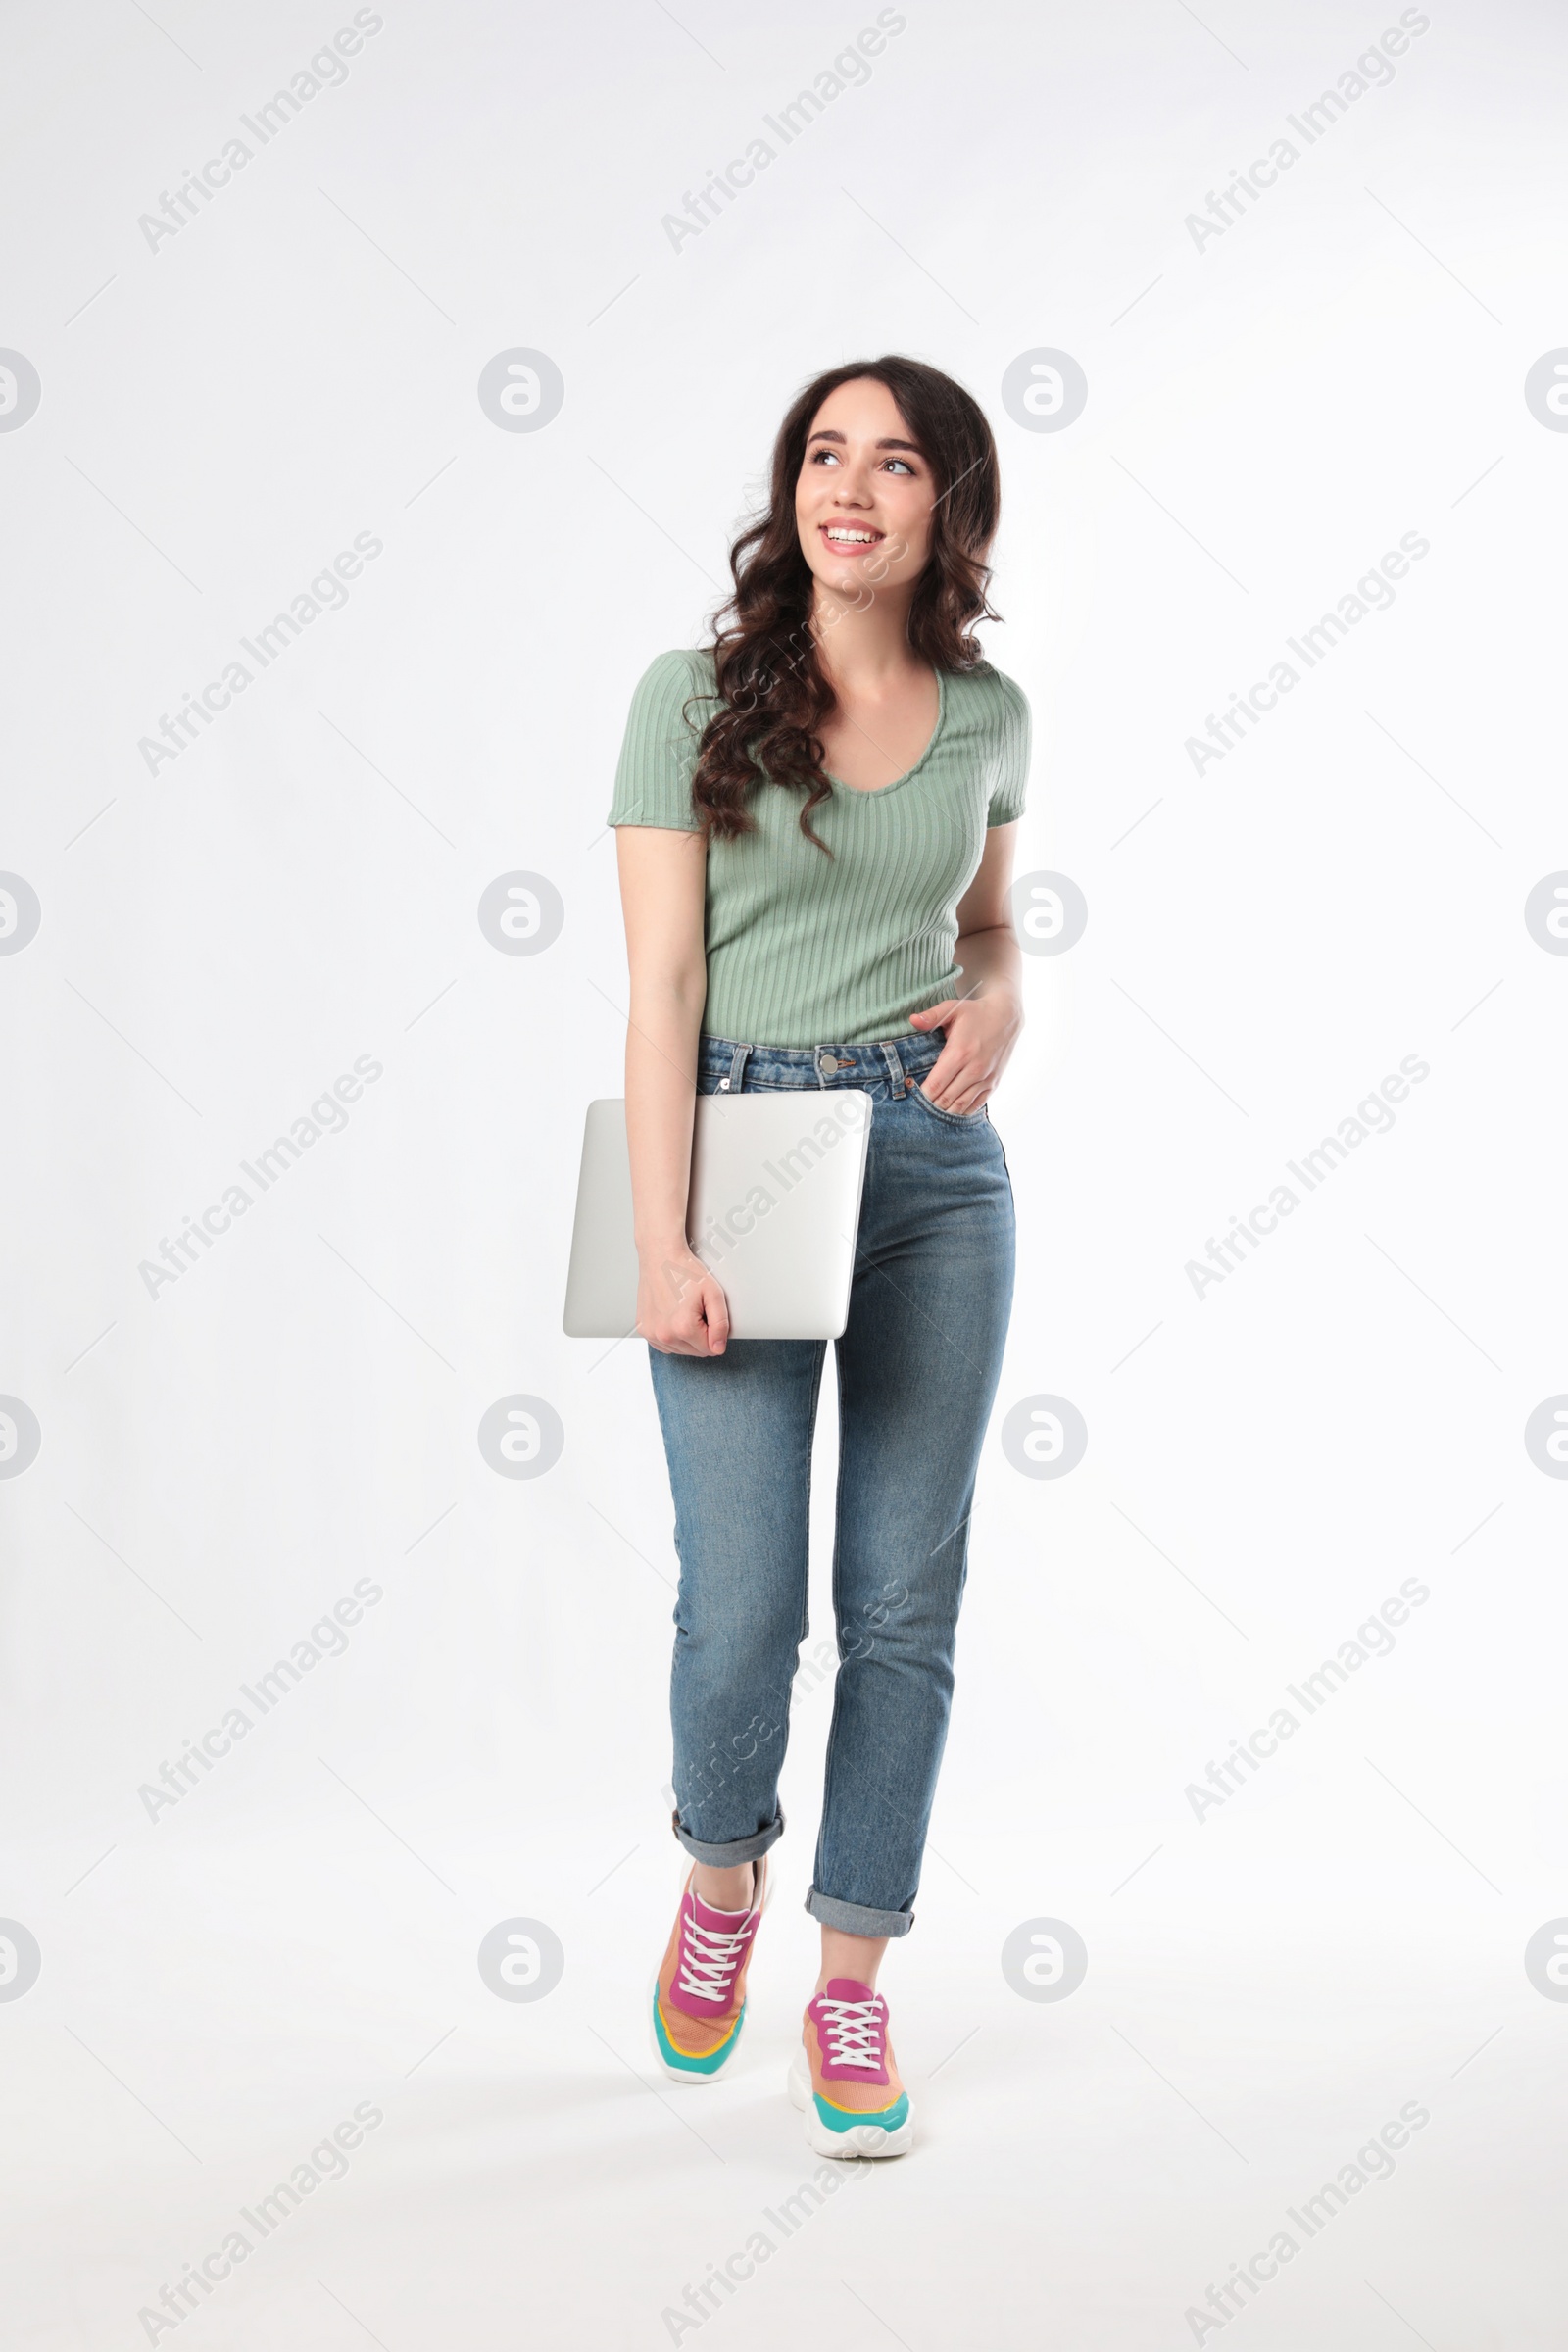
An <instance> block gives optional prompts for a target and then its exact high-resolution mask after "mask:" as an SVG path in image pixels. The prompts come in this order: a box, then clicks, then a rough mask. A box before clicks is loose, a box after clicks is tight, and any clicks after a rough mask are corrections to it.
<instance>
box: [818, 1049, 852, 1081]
mask: <svg viewBox="0 0 1568 2352" xmlns="http://www.w3.org/2000/svg"><path fill="white" fill-rule="evenodd" d="M821 1066H822V1068H823V1069H824V1070H825V1071H826V1072H827V1074H828V1076H829V1077H830V1078H836V1077H837V1076H838V1073H839V1071H840V1070H845V1069H848V1068H849V1066H850V1065H849V1063H848V1062H845V1061H840V1060H839V1059H838V1057H837V1055H836V1054H823V1056H822V1061H821Z"/></svg>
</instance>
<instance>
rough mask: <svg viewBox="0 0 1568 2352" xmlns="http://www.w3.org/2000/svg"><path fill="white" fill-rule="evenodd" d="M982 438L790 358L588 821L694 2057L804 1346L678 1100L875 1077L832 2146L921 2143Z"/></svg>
mask: <svg viewBox="0 0 1568 2352" xmlns="http://www.w3.org/2000/svg"><path fill="white" fill-rule="evenodd" d="M998 507H999V485H998V469H997V454H996V447H995V444H994V442H993V440H992V437H991V431H990V428H989V426H988V425H987V423H986V420H985V417H984V416H983V415H982V413H981V411H980V409H979V408H978V407H977V406H976V404H975V402H974V401H973V400H972V399H971V398H970V397H969V395H968V394H967V393H966V392H965V391H963V390H962V388H961V387H960V386H959V385H957V384H956V383H955V382H954V381H953V380H952V379H951V378H950V377H948V376H946V375H943V374H941V373H939V372H938V371H937V370H936V369H935V368H927V367H923V366H921V365H919V364H918V363H916V362H915V361H912V360H906V359H898V358H888V359H881V360H875V361H866V362H856V363H854V364H852V365H851V366H848V367H844V368H834V369H833V370H832V371H831V372H830V373H829V374H826V375H823V376H820V377H818V378H817V380H816V381H815V382H814V383H812V384H810V385H809V386H808V388H807V389H806V390H805V391H804V392H803V393H802V394H801V396H800V398H799V399H798V400H797V401H796V402H795V405H794V407H793V408H792V409H791V410H790V413H789V415H788V416H787V417H785V419H784V422H783V425H782V426H781V428H780V431H779V435H778V439H777V442H776V444H775V447H774V452H773V464H772V482H771V495H770V501H769V506H768V510H767V513H766V515H765V516H764V517H763V519H761V520H760V522H758V523H756V524H755V525H754V526H753V527H752V528H751V529H749V530H747V531H746V532H744V533H743V534H742V536H741V537H740V539H739V540H738V541H737V542H736V545H735V547H734V549H733V551H732V553H731V559H730V566H731V570H732V573H733V575H734V580H735V592H734V595H733V596H732V597H731V598H730V600H729V601H728V603H727V604H726V605H725V606H724V607H723V609H722V610H721V612H720V613H719V615H718V616H717V617H718V620H719V621H727V624H728V625H727V626H724V627H721V628H720V627H718V626H717V624H716V623H715V640H714V643H713V645H712V647H711V648H709V649H704V650H703V651H700V652H674V653H666V654H662V655H661V656H660V657H659V659H658V660H657V661H656V662H654V663H653V664H652V666H651V667H650V668H649V669H648V671H647V672H646V674H645V675H644V677H643V678H642V680H641V682H640V683H639V685H638V687H637V690H636V693H635V696H634V698H633V701H632V707H631V715H630V718H629V721H628V723H627V728H626V734H625V741H624V744H623V747H622V751H621V756H620V762H619V767H618V770H617V773H616V778H615V788H614V798H613V807H612V809H611V811H610V819H609V821H610V823H611V824H612V825H613V826H615V827H616V828H617V832H616V849H617V855H618V861H619V872H620V888H621V902H622V907H623V909H624V915H625V925H626V943H627V954H628V958H629V962H630V969H631V1007H630V1023H629V1028H628V1032H627V1040H626V1126H627V1136H628V1139H629V1144H630V1152H631V1170H632V1193H633V1201H634V1208H635V1218H636V1234H637V1250H638V1257H639V1262H640V1268H641V1282H640V1288H639V1292H638V1313H637V1328H638V1331H639V1332H640V1333H641V1334H642V1336H643V1337H644V1338H645V1339H646V1340H647V1341H648V1343H649V1348H650V1355H649V1362H650V1366H651V1370H652V1375H653V1385H654V1394H655V1397H656V1398H657V1400H658V1406H659V1414H660V1421H661V1425H662V1431H663V1439H664V1447H665V1452H666V1456H667V1459H668V1463H669V1475H670V1484H671V1487H672V1490H673V1495H674V1503H675V1541H676V1547H677V1550H678V1552H679V1556H680V1592H679V1597H678V1600H677V1604H676V1609H675V1627H676V1636H675V1654H674V1666H673V1672H672V1677H671V1687H670V1701H671V1714H672V1717H673V1727H674V1751H675V1764H674V1775H673V1782H674V1790H675V1796H676V1800H677V1802H676V1810H675V1813H674V1815H673V1826H674V1832H675V1836H676V1838H678V1840H679V1841H680V1843H681V1845H682V1846H683V1847H684V1848H685V1850H686V1852H687V1853H688V1854H690V1855H691V1856H692V1867H691V1869H690V1872H689V1874H688V1876H687V1879H686V1883H685V1887H684V1890H683V1892H682V1895H681V1900H680V1906H679V1910H678V1913H677V1915H676V1920H675V1925H674V1928H673V1929H672V1931H671V1934H670V1938H669V1943H668V1947H667V1949H666V1951H665V1954H664V1959H663V1962H662V1966H661V1968H660V1970H659V1974H658V1979H657V1982H656V1985H655V1987H654V1993H653V2012H652V2026H653V2034H654V2046H655V2049H656V2051H657V2053H658V2056H659V2058H660V2061H661V2063H662V2066H663V2067H664V2069H665V2071H666V2072H667V2073H669V2074H671V2075H673V2076H675V2077H676V2078H677V2079H678V2080H680V2081H682V2082H712V2081H713V2079H714V2078H715V2076H717V2075H718V2074H719V2073H720V2071H721V2070H722V2069H723V2068H724V2067H725V2066H727V2065H728V2063H729V2061H730V2060H731V2059H732V2058H733V2056H734V2053H735V2048H736V2044H737V2041H738V2039H739V2035H740V2030H741V2024H742V2020H743V2017H744V2014H745V2008H746V1979H747V1971H748V1966H749V1963H750V1959H751V1953H752V1946H753V1942H754V1939H755V1937H756V1935H757V1931H758V1927H759V1924H760V1919H761V1916H762V1906H763V1902H764V1900H765V1894H766V1885H767V1868H768V1866H767V1854H768V1850H769V1848H770V1847H771V1846H772V1844H773V1843H774V1840H775V1839H776V1838H778V1837H779V1836H780V1835H781V1833H782V1831H783V1828H784V1817H783V1814H782V1812H781V1811H780V1809H779V1803H778V1775H779V1766H780V1764H781V1762H782V1760H783V1755H784V1746H785V1740H786V1738H787V1733H788V1724H789V1704H790V1686H791V1682H792V1679H793V1677H794V1675H795V1672H796V1667H797V1663H798V1657H799V1650H800V1644H801V1642H802V1640H803V1639H804V1637H805V1635H806V1632H807V1614H806V1610H807V1531H808V1517H809V1509H808V1505H809V1481H810V1457H811V1433H812V1428H813V1425H814V1421H815V1414H816V1400H817V1392H818V1387H819V1384H820V1381H821V1376H822V1366H823V1359H824V1355H825V1352H826V1343H825V1342H823V1341H813V1340H733V1341H732V1340H731V1339H730V1337H729V1328H728V1316H727V1312H726V1308H725V1300H724V1292H723V1289H722V1287H721V1285H720V1283H719V1282H718V1281H717V1280H716V1279H715V1278H714V1276H713V1275H712V1274H711V1273H710V1272H709V1270H708V1268H707V1267H706V1266H705V1265H704V1263H703V1262H702V1260H701V1259H700V1258H699V1257H697V1256H696V1255H695V1254H694V1253H693V1251H692V1250H691V1248H690V1246H689V1243H688V1240H687V1235H686V1196H687V1185H688V1177H689V1172H690V1157H691V1141H692V1124H693V1098H694V1095H695V1093H696V1092H698V1091H701V1092H702V1093H704V1094H711V1093H715V1092H730V1091H736V1092H739V1091H749V1090H752V1089H755V1088H759V1087H766V1088H773V1089H801V1090H811V1091H812V1092H814V1091H815V1090H817V1089H821V1088H833V1087H854V1088H857V1089H858V1090H860V1091H861V1092H863V1093H867V1094H869V1095H870V1096H871V1098H872V1119H871V1133H870V1146H869V1156H868V1160H867V1164H866V1174H865V1188H864V1194H863V1198H862V1206H861V1214H860V1226H859V1233H858V1248H857V1259H856V1273H855V1280H854V1287H853V1292H852V1301H851V1307H850V1315H849V1323H848V1326H847V1328H846V1330H845V1332H844V1336H843V1337H842V1338H841V1339H840V1340H838V1341H837V1342H836V1343H835V1346H836V1356H837V1373H838V1393H839V1420H840V1447H839V1481H838V1521H837V1540H836V1543H835V1546H834V1557H833V1600H834V1608H835V1612H836V1616H837V1632H838V1649H839V1660H840V1663H839V1670H838V1676H837V1681H836V1685H835V1691H834V1700H833V1722H832V1729H831V1732H830V1734H829V1739H828V1752H827V1776H826V1789H825V1793H824V1798H823V1806H822V1821H821V1832H820V1836H819V1838H818V1840H817V1846H816V1859H815V1867H814V1871H813V1875H812V1884H811V1887H810V1891H809V1894H808V1895H807V1898H806V1908H807V1910H808V1911H809V1912H810V1913H811V1914H812V1915H813V1917H814V1918H815V1919H816V1920H817V1921H818V1922H819V1923H820V1926H821V1931H822V1967H821V1973H820V1975H819V1977H818V1979H817V1983H816V1987H815V1991H814V1992H813V1994H812V1996H811V1998H810V2000H809V2003H808V2005H807V2009H806V2015H805V2020H804V2026H803V2035H802V2043H801V2047H800V2049H799V2051H798V2052H797V2053H796V2057H795V2059H794V2062H793V2065H792V2068H791V2075H790V2089H791V2093H792V2095H793V2097H794V2099H795V2102H796V2104H797V2105H798V2106H800V2107H802V2108H804V2110H805V2113H806V2135H807V2138H808V2139H809V2142H810V2144H811V2146H812V2147H813V2148H814V2149H816V2150H817V2151H818V2152H819V2153H821V2154H823V2155H828V2156H856V2155H867V2156H891V2155H897V2154H901V2153H902V2152H903V2151H904V2150H905V2149H906V2148H907V2146H908V2144H909V2141H910V2138H911V2136H912V2131H913V2122H912V2117H911V2113H910V2107H909V2100H908V2097H907V2093H906V2091H905V2089H904V2086H903V2083H902V2082H901V2080H900V2077H899V2071H898V2067H897V2065H896V2064H895V2062H894V2056H893V2048H892V2043H891V2041H890V2039H889V2035H888V2010H887V2002H886V2000H885V1999H884V1998H883V1997H882V1995H881V1994H879V1993H878V1992H877V1990H876V1979H877V1969H878V1966H879V1964H880V1962H881V1959H882V1955H883V1952H884V1950H885V1949H886V1946H887V1943H888V1939H889V1938H890V1937H892V1936H905V1935H907V1933H908V1931H909V1929H910V1927H911V1926H912V1925H913V1922H914V1911H913V1903H914V1896H915V1891H916V1888H917V1887H918V1885H919V1878H920V1857H921V1851H922V1848H923V1845H924V1841H925V1834H926V1827H927V1823H928V1820H929V1818H930V1811H931V1802H932V1796H933V1793H934V1790H935V1788H936V1779H937V1771H938V1767H939V1764H940V1762H941V1757H942V1749H943V1744H944V1741H945V1739H946V1736H947V1725H948V1709H949V1703H950V1700H951V1696H952V1690H953V1656H954V1629H955V1626H956V1620H957V1615H958V1604H959V1600H960V1597H961V1594H962V1591H963V1582H964V1574H965V1564H966V1554H967V1542H968V1524H969V1511H970V1505H971V1501H972V1497H973V1493H974V1481H975V1470H976V1465H977V1463H978V1459H979V1454H980V1447H981V1443H982V1440H983V1438H984V1435H985V1429H986V1423H987V1419H988V1417H989V1414H990V1410H991V1404H992V1400H993V1397H994V1396H995V1393H996V1386H997V1380H998V1376H999V1373H1000V1370H1001V1363H1002V1350H1003V1343H1004V1340H1005V1333H1006V1325H1007V1315H1008V1310H1009V1306H1010V1303H1011V1296H1012V1265H1013V1211H1012V1193H1011V1187H1010V1185H1009V1182H1008V1177H1007V1168H1006V1162H1005V1158H1004V1156H1003V1151H1002V1145H1001V1143H1000V1141H999V1140H998V1137H997V1135H996V1132H995V1130H994V1128H993V1127H992V1125H991V1121H990V1116H989V1114H988V1112H987V1110H986V1102H987V1099H988V1097H989V1096H990V1094H991V1092H992V1089H993V1088H994V1087H995V1086H996V1083H997V1081H998V1079H999V1078H1000V1077H1001V1075H1002V1072H1003V1069H1004V1068H1005V1064H1006V1061H1007V1057H1008V1055H1009V1054H1010V1053H1011V1051H1012V1048H1013V1045H1014V1043H1015V1041H1016V1039H1017V1035H1018V1030H1019V1026H1020V1022H1021V1017H1022V1016H1021V1013H1020V1008H1019V997H1018V950H1017V943H1016V940H1015V938H1014V936H1013V931H1012V925H1011V921H1010V916H1009V909H1008V884H1009V881H1010V877H1011V860H1012V849H1013V836H1014V833H1015V831H1016V829H1017V828H1016V819H1017V817H1018V815H1019V812H1020V810H1021V809H1022V807H1023V799H1024V779H1025V771H1026V767H1027V762H1028V745H1029V710H1028V705H1027V703H1026V702H1025V700H1024V697H1023V695H1022V693H1021V692H1020V690H1019V689H1018V687H1017V686H1015V685H1014V684H1013V683H1012V681H1011V680H1010V679H1009V678H1006V677H1004V676H1003V675H1002V673H1001V672H1000V671H999V670H996V669H993V668H992V667H991V666H990V664H989V663H988V662H985V661H984V660H982V659H981V656H980V651H979V647H978V644H977V642H976V640H975V638H974V636H973V634H972V629H973V625H974V623H975V622H976V621H977V620H980V619H983V618H984V619H995V618H996V617H997V615H996V614H995V613H992V611H991V608H990V606H989V604H988V602H987V599H986V584H987V581H988V580H989V578H990V572H989V568H988V565H987V561H986V559H987V556H988V553H989V550H990V546H991V542H992V539H993V537H994V535H995V532H996V527H997V518H998Z"/></svg>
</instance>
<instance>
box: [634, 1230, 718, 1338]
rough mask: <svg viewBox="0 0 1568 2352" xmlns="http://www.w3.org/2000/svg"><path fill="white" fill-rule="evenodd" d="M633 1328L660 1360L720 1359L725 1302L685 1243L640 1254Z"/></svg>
mask: <svg viewBox="0 0 1568 2352" xmlns="http://www.w3.org/2000/svg"><path fill="white" fill-rule="evenodd" d="M638 1265H639V1275H638V1282H637V1329H638V1332H639V1333H640V1335H641V1336H642V1338H643V1339H645V1340H646V1341H647V1342H648V1345H649V1346H650V1348H658V1349H659V1350H660V1352H661V1354H662V1355H722V1354H723V1352H724V1349H725V1347H726V1345H727V1344H728V1341H729V1301H728V1299H726V1298H725V1297H724V1292H723V1287H722V1285H721V1284H720V1283H719V1281H718V1278H717V1276H716V1275H713V1274H710V1272H709V1270H708V1268H707V1267H706V1266H705V1265H704V1263H703V1261H702V1259H701V1258H700V1257H699V1256H698V1255H697V1254H696V1252H695V1251H694V1250H691V1249H689V1248H688V1247H687V1246H686V1244H685V1243H684V1242H683V1243H682V1244H681V1245H680V1247H679V1248H678V1249H676V1250H640V1251H639V1252H638Z"/></svg>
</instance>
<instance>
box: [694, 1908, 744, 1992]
mask: <svg viewBox="0 0 1568 2352" xmlns="http://www.w3.org/2000/svg"><path fill="white" fill-rule="evenodd" d="M746 1917H747V1919H748V1920H749V1919H750V1918H751V1913H750V1912H748V1913H747V1915H746ZM681 1941H682V1949H683V1954H684V1956H683V1958H682V1961H681V1968H680V1977H679V1984H680V1989H681V1991H682V1992H695V1993H696V1994H697V1995H698V1996H699V1998H700V1999H702V2000H705V2001H724V2000H728V1998H729V1990H730V1979H731V1978H732V1977H733V1976H734V1974H735V1971H736V1969H737V1967H738V1966H739V1965H740V1958H741V1952H742V1949H743V1948H744V1946H745V1942H746V1927H745V1924H744V1922H743V1924H742V1925H741V1926H740V1927H738V1928H736V1929H734V1930H733V1931H726V1930H724V1929H722V1928H705V1927H704V1926H703V1925H702V1924H701V1922H700V1921H699V1920H697V1919H691V1920H688V1922H687V1923H686V1933H685V1936H683V1937H682V1939H681Z"/></svg>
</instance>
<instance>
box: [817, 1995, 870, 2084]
mask: <svg viewBox="0 0 1568 2352" xmlns="http://www.w3.org/2000/svg"><path fill="white" fill-rule="evenodd" d="M817 2006H818V2007H819V2008H820V2009H821V2010H822V2012H823V2020H822V2022H823V2025H824V2028H825V2030H826V2032H827V2035H828V2038H829V2040H830V2041H831V2043H832V2048H831V2049H830V2050H829V2052H828V2064H829V2065H830V2066H864V2067H869V2068H870V2070H871V2072H872V2073H873V2074H875V2073H877V2072H879V2070H880V2068H881V2065H882V2013H881V2011H880V2010H879V2009H878V2007H877V2005H876V2002H875V2001H874V2000H871V2001H829V2000H825V1999H824V2000H822V2001H820V2002H819V2003H818V2004H817Z"/></svg>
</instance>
